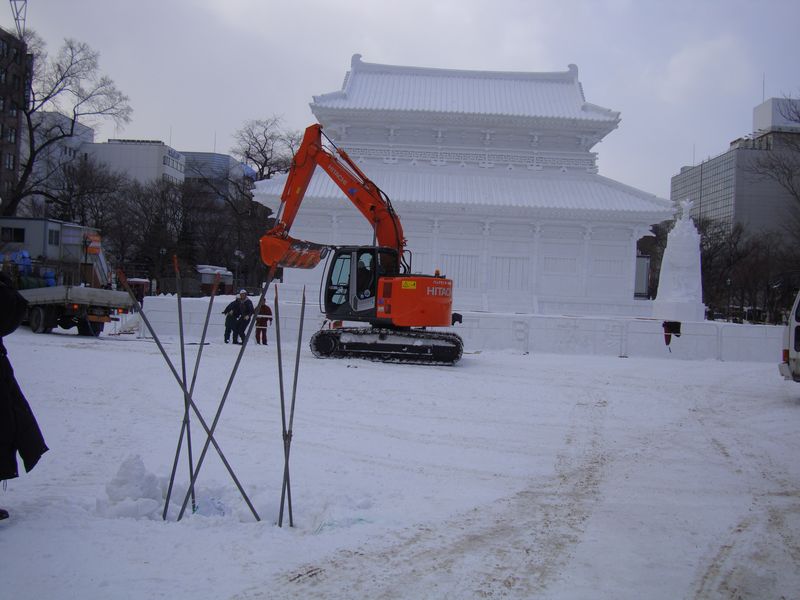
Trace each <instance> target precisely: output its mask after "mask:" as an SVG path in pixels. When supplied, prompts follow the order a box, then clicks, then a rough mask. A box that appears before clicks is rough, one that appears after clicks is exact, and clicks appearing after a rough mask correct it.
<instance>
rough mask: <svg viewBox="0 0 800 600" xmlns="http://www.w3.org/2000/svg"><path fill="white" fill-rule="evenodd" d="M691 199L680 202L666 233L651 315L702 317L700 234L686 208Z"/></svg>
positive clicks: (682, 318) (683, 318) (671, 318)
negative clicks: (675, 215)
mask: <svg viewBox="0 0 800 600" xmlns="http://www.w3.org/2000/svg"><path fill="white" fill-rule="evenodd" d="M692 205H693V203H692V201H691V200H684V201H683V202H681V216H680V218H679V219H678V220H676V221H675V225H674V226H673V228H672V231H670V232H669V235H668V236H667V247H666V248H665V249H664V257H663V259H662V261H661V275H660V277H659V280H658V293H657V294H656V299H655V300H654V301H653V316H654V317H655V318H657V319H665V320H669V321H702V320H703V319H704V317H705V306H704V305H703V286H702V278H701V272H700V234H699V233H698V232H697V228H696V227H695V226H694V221H692V217H691V216H689V212H690V211H691V210H692Z"/></svg>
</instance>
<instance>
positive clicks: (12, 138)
mask: <svg viewBox="0 0 800 600" xmlns="http://www.w3.org/2000/svg"><path fill="white" fill-rule="evenodd" d="M6 141H7V142H8V143H10V144H16V143H17V130H16V129H15V128H14V127H9V128H8V129H6Z"/></svg>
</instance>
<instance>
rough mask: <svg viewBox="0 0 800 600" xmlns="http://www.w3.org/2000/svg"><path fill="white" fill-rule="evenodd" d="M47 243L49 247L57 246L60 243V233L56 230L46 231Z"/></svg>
mask: <svg viewBox="0 0 800 600" xmlns="http://www.w3.org/2000/svg"><path fill="white" fill-rule="evenodd" d="M47 243H48V244H50V245H51V246H58V245H59V244H60V243H61V232H60V231H59V230H58V229H48V230H47Z"/></svg>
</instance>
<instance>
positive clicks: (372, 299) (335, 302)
mask: <svg viewBox="0 0 800 600" xmlns="http://www.w3.org/2000/svg"><path fill="white" fill-rule="evenodd" d="M397 264H398V259H397V251H396V250H394V249H392V248H382V247H376V246H343V247H339V248H336V249H335V251H334V253H333V256H332V258H331V260H330V263H329V265H330V266H329V268H328V275H327V278H326V284H325V295H324V311H325V314H326V315H327V316H328V318H329V319H331V320H343V321H367V322H369V323H373V324H376V325H378V324H381V323H383V324H388V323H389V321H387V320H386V319H379V318H377V297H378V284H379V281H380V278H381V277H386V276H394V275H397Z"/></svg>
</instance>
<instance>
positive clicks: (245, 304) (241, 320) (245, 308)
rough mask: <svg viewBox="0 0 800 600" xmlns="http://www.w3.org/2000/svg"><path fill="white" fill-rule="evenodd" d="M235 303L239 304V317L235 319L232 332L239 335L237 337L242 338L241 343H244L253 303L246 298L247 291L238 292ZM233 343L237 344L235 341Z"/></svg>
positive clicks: (253, 310)
mask: <svg viewBox="0 0 800 600" xmlns="http://www.w3.org/2000/svg"><path fill="white" fill-rule="evenodd" d="M236 302H237V303H238V304H239V315H238V316H237V317H236V329H234V331H236V332H237V333H238V334H239V337H240V338H242V343H244V338H245V335H246V331H247V324H248V323H249V322H250V319H252V318H253V313H254V312H255V308H254V307H253V302H252V301H251V300H250V298H248V297H247V290H239V299H238V300H237V301H236ZM233 343H234V344H238V342H236V341H234V342H233Z"/></svg>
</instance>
